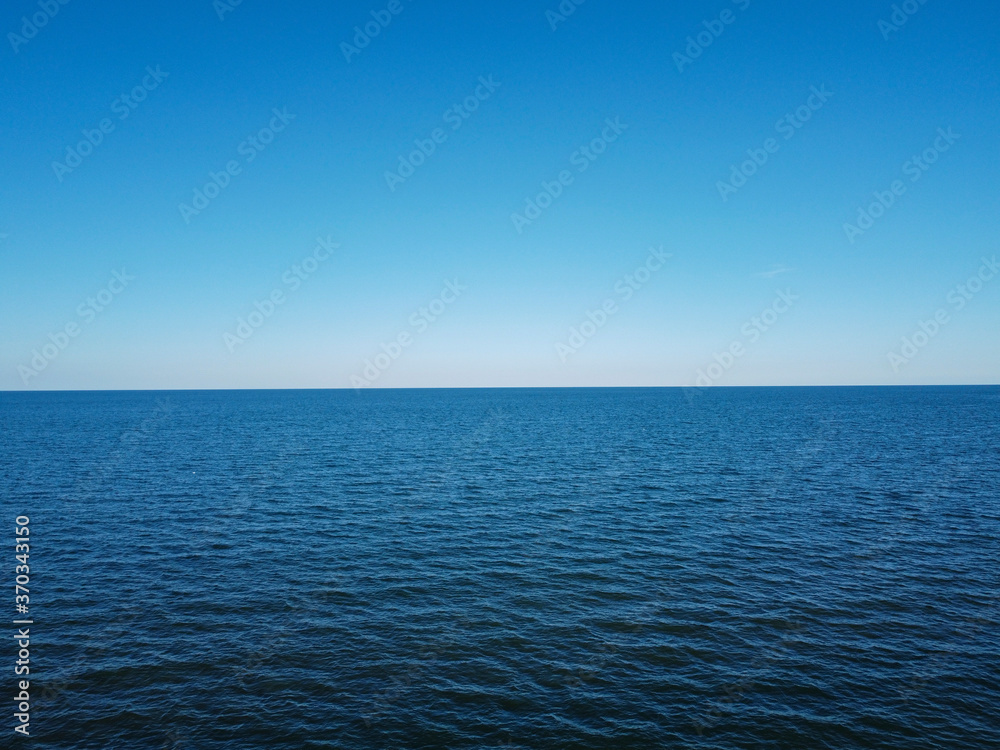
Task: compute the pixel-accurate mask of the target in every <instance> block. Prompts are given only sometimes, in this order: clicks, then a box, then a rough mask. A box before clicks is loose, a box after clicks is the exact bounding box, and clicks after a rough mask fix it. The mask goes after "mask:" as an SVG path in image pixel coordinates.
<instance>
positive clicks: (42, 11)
mask: <svg viewBox="0 0 1000 750" xmlns="http://www.w3.org/2000/svg"><path fill="white" fill-rule="evenodd" d="M69 3H70V0H38V10H36V11H35V12H34V13H32V14H31V17H30V18H29V17H28V16H22V17H21V29H20V31H21V33H20V34H15V33H14V32H13V31H11V32H10V33H8V34H7V41H8V42H10V46H11V47H12V48H13V50H14V54H15V55H16V54H17V53H18V52H19V51H20V49H21V47H23V46H24V45H26V44H27V43H28V42H29V41H31V40H32V39H34V38H35V37H36V36H38V32H39V31H40V30H41V29H43V28H45V27H46V26H48V25H49V21H51V20H52V19H53V18H55V17H56V16H57V15H58V14H59V6H61V5H69Z"/></svg>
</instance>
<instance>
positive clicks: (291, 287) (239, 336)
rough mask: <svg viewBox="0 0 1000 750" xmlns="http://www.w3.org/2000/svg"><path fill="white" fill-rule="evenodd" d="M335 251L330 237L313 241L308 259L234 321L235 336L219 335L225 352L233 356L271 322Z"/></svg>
mask: <svg viewBox="0 0 1000 750" xmlns="http://www.w3.org/2000/svg"><path fill="white" fill-rule="evenodd" d="M339 247H340V245H339V244H338V243H336V242H334V241H333V239H332V238H330V237H327V238H326V239H323V238H322V237H317V238H316V248H315V249H314V250H313V252H312V255H307V256H306V257H305V258H303V259H302V260H301V261H299V262H298V263H296V264H295V265H293V266H292V267H291V268H289V269H288V270H287V271H285V272H284V273H283V274H282V275H281V283H282V284H283V285H284V286H279V287H275V288H274V289H272V290H271V293H270V294H268V295H267V296H266V297H265V298H264V300H263V301H260V300H255V301H254V303H253V306H254V310H253V312H251V313H249V314H248V315H247V316H246V317H245V318H237V319H236V332H235V333H229V331H226V332H225V333H224V334H223V336H222V340H223V342H224V343H225V344H226V348H227V349H229V353H230V354H233V353H235V352H236V347H238V346H241V345H243V344H245V343H246V342H247V341H249V340H250V337H251V336H253V335H254V334H255V333H256V332H257V331H258V330H260V329H261V328H262V327H263V326H264V324H265V323H266V322H267V321H268V320H270V319H271V317H272V316H273V315H274V313H275V312H277V310H278V308H279V307H281V306H282V305H283V304H285V303H286V302H287V301H288V297H287V295H288V294H291V293H292V292H297V291H298V290H299V288H300V287H301V286H302V284H303V283H305V282H306V281H307V280H308V279H309V277H310V276H312V275H313V274H314V273H316V271H318V270H319V267H320V264H322V263H323V262H324V261H327V260H329V259H330V256H331V255H332V254H333V251H334V250H336V249H337V248H339Z"/></svg>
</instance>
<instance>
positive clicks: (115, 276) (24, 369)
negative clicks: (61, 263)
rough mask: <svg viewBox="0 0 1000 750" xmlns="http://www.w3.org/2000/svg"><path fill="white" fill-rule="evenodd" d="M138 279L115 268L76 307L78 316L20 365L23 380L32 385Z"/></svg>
mask: <svg viewBox="0 0 1000 750" xmlns="http://www.w3.org/2000/svg"><path fill="white" fill-rule="evenodd" d="M132 281H135V276H131V275H129V274H128V273H126V272H125V269H124V268H123V269H122V270H121V271H112V272H111V280H110V281H108V283H107V284H105V285H104V287H103V288H102V289H101V290H100V291H99V292H98V293H97V294H95V295H94V296H93V297H87V299H86V300H84V301H83V302H81V303H80V304H79V305H78V306H77V308H76V315H77V318H79V319H80V321H81V322H77V321H76V320H71V321H69V322H68V323H67V324H66V325H65V326H63V327H62V328H61V329H60V330H58V331H56V332H55V333H50V334H49V342H48V343H47V344H45V345H43V346H42V347H41V348H39V349H33V350H32V351H31V361H30V362H29V363H28V364H27V365H18V366H17V374H18V375H20V376H21V381H22V382H23V383H24V384H25V385H28V383H30V382H31V379H32V378H35V377H38V376H39V375H40V374H41V373H42V370H44V369H45V368H47V367H48V366H49V364H50V363H51V362H53V361H54V360H55V359H56V358H57V357H58V356H59V355H60V354H61V353H62V352H63V351H65V350H66V347H68V346H69V344H70V342H71V341H72V340H73V339H75V338H76V337H77V336H79V335H80V334H81V333H83V330H84V328H85V327H86V326H88V325H90V324H91V323H93V322H94V321H95V320H96V319H97V314H98V313H100V312H103V311H104V310H106V309H107V308H108V307H110V306H111V304H112V303H113V302H114V301H115V297H117V296H118V295H119V294H121V293H122V292H124V291H125V289H126V288H127V287H128V285H129V283H130V282H132Z"/></svg>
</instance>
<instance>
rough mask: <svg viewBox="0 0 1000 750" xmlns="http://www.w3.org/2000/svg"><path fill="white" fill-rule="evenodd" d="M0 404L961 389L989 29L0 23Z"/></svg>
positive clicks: (701, 23)
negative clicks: (402, 394)
mask: <svg viewBox="0 0 1000 750" xmlns="http://www.w3.org/2000/svg"><path fill="white" fill-rule="evenodd" d="M0 31H2V32H3V34H4V40H3V41H2V42H0V76H2V87H3V92H4V95H3V97H2V98H0V112H2V119H0V126H2V138H0V162H2V164H3V170H2V173H0V174H2V177H0V188H2V200H0V264H2V265H0V268H2V273H0V341H2V347H0V390H61V389H84V390H86V389H188V388H352V387H354V388H384V387H505V386H539V387H541V386H559V387H562V386H698V387H708V386H734V385H850V384H857V385H861V384H886V385H908V384H985V383H992V384H995V383H997V382H1000V341H998V339H997V331H998V322H1000V269H997V268H996V261H995V258H996V257H997V254H998V252H1000V247H998V242H997V239H998V236H1000V232H998V230H1000V210H998V209H1000V200H998V199H1000V187H998V181H997V169H998V165H1000V138H998V136H1000V106H998V94H1000V89H998V77H1000V73H998V71H1000V44H998V24H997V12H996V4H995V3H994V2H992V0H990V1H987V0H981V1H974V2H973V1H970V2H956V3H945V2H943V1H942V0H927V1H926V2H919V0H908V2H906V3H902V4H897V5H896V6H895V8H894V5H893V3H891V2H872V1H871V0H868V1H866V2H861V1H860V0H843V1H842V2H838V3H822V4H813V3H808V4H807V3H801V2H791V1H790V0H774V1H773V2H769V3H765V2H762V1H761V0H714V1H711V2H699V3H695V2H678V3H662V2H655V3H654V2H631V3H612V2H607V0H586V1H585V2H581V3H578V4H577V3H575V2H572V1H571V0H565V2H562V3H560V2H558V0H505V1H504V2H480V3H469V2H452V1H449V0H441V1H439V2H436V3H431V2H426V1H425V0H393V2H389V1H388V0H386V2H383V1H382V0H363V1H360V2H358V1H354V0H347V1H345V2H340V3H319V2H294V1H292V2H286V3H281V4H276V3H264V2H261V0H242V2H236V0H218V1H217V2H214V3H213V2H212V1H211V0H197V1H196V2H195V1H188V0H174V1H173V2H169V3H168V2H162V1H153V2H149V3H125V2H109V1H101V0H90V1H89V2H85V1H84V0H68V2H67V1H66V0H61V1H60V0H41V2H39V1H38V0H34V1H29V0H12V2H10V3H7V4H5V6H4V9H3V11H2V13H0Z"/></svg>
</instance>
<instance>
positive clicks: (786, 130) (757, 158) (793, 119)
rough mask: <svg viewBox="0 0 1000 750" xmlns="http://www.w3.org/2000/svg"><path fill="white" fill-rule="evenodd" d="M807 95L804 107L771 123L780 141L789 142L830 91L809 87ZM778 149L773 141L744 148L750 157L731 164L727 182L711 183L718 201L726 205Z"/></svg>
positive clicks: (830, 95) (829, 96) (819, 108)
mask: <svg viewBox="0 0 1000 750" xmlns="http://www.w3.org/2000/svg"><path fill="white" fill-rule="evenodd" d="M809 90H810V92H812V93H810V95H809V98H808V99H806V102H805V104H803V105H802V106H801V107H798V108H797V109H796V110H795V111H794V112H789V113H788V114H786V115H785V116H784V117H782V118H781V119H780V120H778V122H776V123H775V125H774V129H775V130H776V131H777V132H778V135H780V136H782V137H783V138H784V140H786V141H789V140H791V139H792V138H794V137H795V135H796V133H798V132H799V130H801V129H802V127H803V126H804V125H805V124H806V123H807V122H809V121H810V120H811V119H812V116H813V114H815V113H816V112H819V111H820V110H821V109H823V105H825V104H826V103H827V102H828V101H830V98H831V97H832V96H833V92H832V91H827V89H826V84H823V85H822V86H820V87H819V88H816V87H815V86H810V87H809ZM780 150H781V144H780V143H779V142H778V140H777V139H776V138H768V139H767V140H765V141H764V144H763V146H762V147H761V148H751V149H747V156H749V157H750V158H749V159H747V160H746V161H745V162H743V163H742V164H740V165H739V166H737V165H736V164H733V165H732V171H731V172H730V175H729V179H728V180H726V181H725V182H723V181H721V180H719V181H718V182H716V183H715V186H716V188H717V189H718V191H719V196H720V197H721V198H722V202H723V203H726V202H727V201H728V200H729V196H730V195H736V193H737V192H739V190H740V188H742V187H743V186H744V185H746V184H747V181H748V180H749V179H750V178H751V177H753V176H754V175H755V174H757V172H758V171H759V170H760V169H761V168H762V167H763V166H764V165H765V164H767V162H768V161H769V160H770V158H771V157H772V156H773V155H774V154H776V153H778V151H780Z"/></svg>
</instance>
